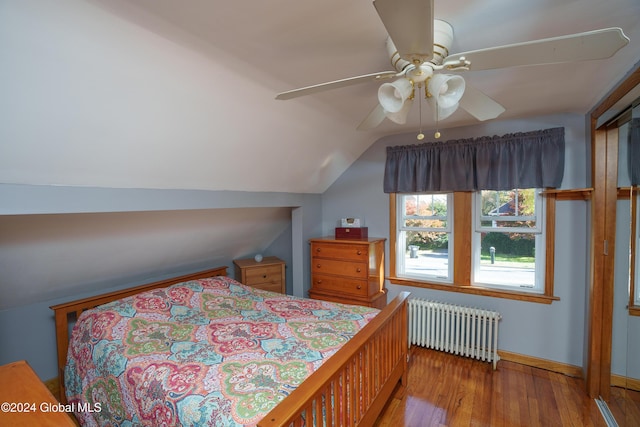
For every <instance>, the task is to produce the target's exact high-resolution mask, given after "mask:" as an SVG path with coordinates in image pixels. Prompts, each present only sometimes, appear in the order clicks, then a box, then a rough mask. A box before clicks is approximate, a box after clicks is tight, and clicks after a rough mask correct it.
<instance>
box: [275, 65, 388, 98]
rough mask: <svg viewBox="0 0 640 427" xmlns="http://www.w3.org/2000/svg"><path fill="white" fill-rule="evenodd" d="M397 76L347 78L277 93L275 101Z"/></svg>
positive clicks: (378, 75) (377, 74)
mask: <svg viewBox="0 0 640 427" xmlns="http://www.w3.org/2000/svg"><path fill="white" fill-rule="evenodd" d="M396 75H398V73H397V72H396V71H381V72H379V73H372V74H365V75H362V76H357V77H349V78H346V79H341V80H335V81H332V82H327V83H320V84H317V85H313V86H307V87H303V88H300V89H293V90H290V91H287V92H282V93H279V94H278V95H277V96H276V99H291V98H297V97H299V96H304V95H310V94H312V93H317V92H322V91H325V90H331V89H337V88H340V87H346V86H351V85H355V84H358V83H364V82H368V81H373V80H380V79H385V78H390V77H395V76H396Z"/></svg>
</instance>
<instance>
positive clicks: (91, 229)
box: [0, 208, 291, 311]
mask: <svg viewBox="0 0 640 427" xmlns="http://www.w3.org/2000/svg"><path fill="white" fill-rule="evenodd" d="M290 222H291V210H290V209H288V208H251V209H203V210H188V211H153V212H111V213H78V214H52V215H15V216H13V215H12V216H1V217H0V235H1V236H2V238H1V239H0V271H1V272H2V278H0V295H1V296H2V298H0V311H1V310H3V309H7V308H11V307H14V306H20V305H25V304H29V303H33V302H34V301H47V300H53V299H56V298H60V297H63V296H67V295H74V294H78V293H82V292H91V291H98V290H100V289H104V288H109V287H113V286H116V285H120V284H122V283H131V282H132V280H133V279H138V280H144V278H145V277H158V276H161V275H163V274H168V273H172V272H176V271H178V272H179V271H189V270H192V271H195V270H197V269H199V268H202V269H204V268H210V267H213V266H218V265H229V266H230V267H232V264H231V260H232V259H234V258H238V257H244V256H253V254H254V252H255V251H260V250H264V249H265V248H266V247H267V246H268V245H269V244H270V243H271V242H272V241H273V240H274V239H275V238H276V237H277V236H279V235H280V234H281V233H282V232H283V231H284V230H286V229H287V227H288V226H289V225H290ZM230 224H232V226H230ZM229 274H230V275H232V274H233V269H232V268H230V269H229Z"/></svg>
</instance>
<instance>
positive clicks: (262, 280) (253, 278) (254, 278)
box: [244, 265, 282, 287]
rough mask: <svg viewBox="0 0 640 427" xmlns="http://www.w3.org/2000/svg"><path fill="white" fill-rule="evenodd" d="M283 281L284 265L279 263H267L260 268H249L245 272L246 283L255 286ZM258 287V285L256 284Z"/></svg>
mask: <svg viewBox="0 0 640 427" xmlns="http://www.w3.org/2000/svg"><path fill="white" fill-rule="evenodd" d="M281 282H282V267H281V266H279V265H265V266H263V267H260V268H248V269H247V270H246V273H245V282H244V284H245V285H248V286H255V285H260V284H270V283H274V284H275V283H278V284H280V283H281ZM256 287H257V286H256Z"/></svg>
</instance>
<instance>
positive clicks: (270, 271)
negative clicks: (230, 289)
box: [233, 256, 286, 294]
mask: <svg viewBox="0 0 640 427" xmlns="http://www.w3.org/2000/svg"><path fill="white" fill-rule="evenodd" d="M233 264H234V265H235V278H236V280H237V281H239V282H240V283H242V284H245V285H247V286H252V287H254V288H258V289H264V290H266V291H273V292H280V293H281V294H284V293H285V291H286V285H285V271H284V268H285V265H284V261H282V260H281V259H279V258H277V257H274V256H268V257H264V258H263V259H262V260H261V261H256V260H255V259H254V258H245V259H236V260H234V261H233Z"/></svg>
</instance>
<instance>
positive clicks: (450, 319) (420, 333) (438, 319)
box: [409, 298, 500, 369]
mask: <svg viewBox="0 0 640 427" xmlns="http://www.w3.org/2000/svg"><path fill="white" fill-rule="evenodd" d="M499 320H500V313H498V312H496V311H488V310H480V309H476V308H469V307H462V306H458V305H452V304H445V303H441V302H436V301H427V300H423V299H419V298H410V299H409V344H415V345H419V346H421V347H426V348H432V349H435V350H442V351H446V352H449V353H453V354H458V355H461V356H467V357H471V358H475V359H478V360H483V361H488V362H493V369H496V364H497V363H498V360H500V357H499V356H498V321H499Z"/></svg>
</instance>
